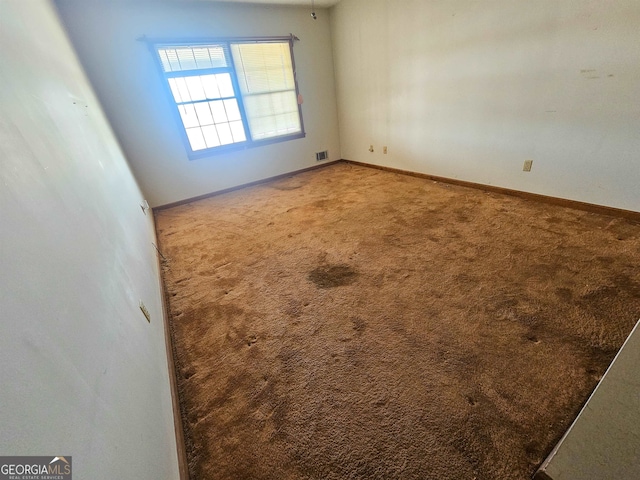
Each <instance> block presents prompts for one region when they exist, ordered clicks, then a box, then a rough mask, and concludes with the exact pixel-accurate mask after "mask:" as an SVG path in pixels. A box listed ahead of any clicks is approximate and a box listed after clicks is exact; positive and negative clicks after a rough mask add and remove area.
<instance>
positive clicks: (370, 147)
mask: <svg viewBox="0 0 640 480" xmlns="http://www.w3.org/2000/svg"><path fill="white" fill-rule="evenodd" d="M369 151H370V152H371V153H373V145H369Z"/></svg>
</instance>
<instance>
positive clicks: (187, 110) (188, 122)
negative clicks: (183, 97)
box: [178, 103, 200, 128]
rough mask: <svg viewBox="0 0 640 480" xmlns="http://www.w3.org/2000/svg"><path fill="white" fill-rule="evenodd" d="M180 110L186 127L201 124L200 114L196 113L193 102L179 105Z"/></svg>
mask: <svg viewBox="0 0 640 480" xmlns="http://www.w3.org/2000/svg"><path fill="white" fill-rule="evenodd" d="M178 111H179V112H180V117H181V118H182V123H183V124H184V128H191V127H198V126H199V125H200V124H199V123H198V116H197V115H196V110H195V108H194V107H193V103H186V104H184V105H178Z"/></svg>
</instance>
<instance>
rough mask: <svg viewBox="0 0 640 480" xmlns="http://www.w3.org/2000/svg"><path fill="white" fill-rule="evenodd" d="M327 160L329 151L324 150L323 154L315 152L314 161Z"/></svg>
mask: <svg viewBox="0 0 640 480" xmlns="http://www.w3.org/2000/svg"><path fill="white" fill-rule="evenodd" d="M327 158H329V151H328V150H325V151H324V152H316V161H317V162H319V161H320V160H326V159H327Z"/></svg>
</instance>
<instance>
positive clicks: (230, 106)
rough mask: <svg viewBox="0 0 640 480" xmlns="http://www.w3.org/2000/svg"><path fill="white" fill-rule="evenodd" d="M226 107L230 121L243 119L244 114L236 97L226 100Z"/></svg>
mask: <svg viewBox="0 0 640 480" xmlns="http://www.w3.org/2000/svg"><path fill="white" fill-rule="evenodd" d="M224 108H225V110H226V111H227V118H228V119H229V121H230V122H233V121H234V120H242V115H240V109H239V108H238V101H237V100H236V99H235V98H233V99H228V100H224Z"/></svg>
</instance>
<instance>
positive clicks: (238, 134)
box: [229, 121, 247, 142]
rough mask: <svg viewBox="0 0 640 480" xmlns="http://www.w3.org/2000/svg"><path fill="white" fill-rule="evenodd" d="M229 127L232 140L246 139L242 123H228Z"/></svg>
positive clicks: (240, 140)
mask: <svg viewBox="0 0 640 480" xmlns="http://www.w3.org/2000/svg"><path fill="white" fill-rule="evenodd" d="M229 128H231V134H232V135H233V141H234V142H244V141H245V140H246V139H247V136H246V135H245V133H244V125H243V124H242V122H241V121H237V122H231V123H229Z"/></svg>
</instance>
